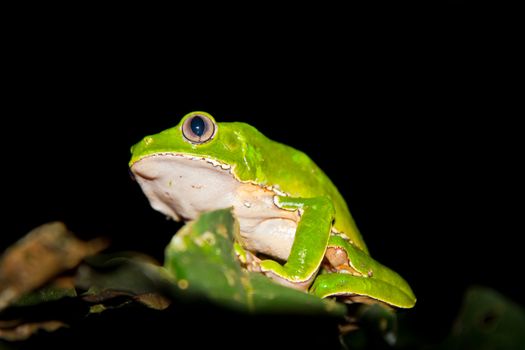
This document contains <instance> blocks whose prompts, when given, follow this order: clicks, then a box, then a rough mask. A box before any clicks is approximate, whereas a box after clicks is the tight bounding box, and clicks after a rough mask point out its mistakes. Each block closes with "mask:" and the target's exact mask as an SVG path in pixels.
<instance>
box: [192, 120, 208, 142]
mask: <svg viewBox="0 0 525 350" xmlns="http://www.w3.org/2000/svg"><path fill="white" fill-rule="evenodd" d="M190 125H191V131H193V133H194V134H195V135H197V136H199V137H200V136H202V134H204V131H205V130H206V124H204V120H202V118H201V117H199V116H196V117H193V118H191V124H190Z"/></svg>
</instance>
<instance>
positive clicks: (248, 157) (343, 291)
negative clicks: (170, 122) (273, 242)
mask: <svg viewBox="0 0 525 350" xmlns="http://www.w3.org/2000/svg"><path fill="white" fill-rule="evenodd" d="M196 114H199V115H203V116H206V117H208V118H209V119H211V120H212V121H213V122H214V123H215V120H214V118H213V117H212V116H211V115H209V114H207V113H205V112H192V113H189V114H187V115H186V116H184V117H183V118H182V120H181V122H180V123H179V124H178V125H176V126H175V127H172V128H170V129H167V130H165V131H162V132H160V133H158V134H156V135H151V136H147V137H145V138H144V139H143V140H142V141H140V142H139V143H137V144H136V145H134V146H133V147H132V149H131V151H132V157H131V160H130V163H129V164H130V166H132V165H133V164H134V163H135V162H137V161H139V160H140V159H142V158H144V157H147V156H150V155H153V154H158V153H177V154H184V155H191V156H199V157H205V158H208V159H213V160H216V161H218V162H220V163H222V164H228V165H230V166H231V173H232V174H233V175H234V176H235V178H236V179H237V180H239V181H241V182H247V183H253V184H256V185H259V186H263V187H266V188H274V189H278V191H279V193H284V194H285V195H284V196H281V195H279V196H276V197H277V198H276V201H275V205H277V206H278V207H279V208H282V209H286V210H300V212H301V219H300V221H299V224H298V226H297V230H296V233H295V239H294V242H293V245H292V249H291V252H290V256H289V258H288V260H287V261H286V263H285V264H283V265H281V264H279V263H278V262H276V261H274V260H263V261H261V262H260V268H261V270H262V271H263V272H265V273H266V274H270V275H274V276H277V277H278V278H279V279H281V280H285V281H289V283H290V284H292V285H293V284H295V283H297V284H300V283H307V284H308V285H310V283H311V287H310V289H309V291H310V292H311V293H313V294H315V295H317V296H319V297H329V296H355V295H359V296H364V297H367V298H369V299H371V300H377V301H380V302H384V303H386V304H389V305H392V306H396V307H401V308H410V307H413V306H414V305H415V302H416V298H415V296H414V294H413V292H412V290H411V288H410V286H409V285H408V284H407V282H406V281H405V280H404V279H403V278H402V277H401V276H399V275H398V274H397V273H396V272H394V271H392V270H390V269H389V268H387V267H385V266H383V265H381V264H379V263H378V262H376V261H375V260H374V259H372V258H371V257H370V255H369V254H368V249H367V247H366V245H365V242H364V240H363V238H362V236H361V234H360V233H359V230H358V229H357V227H356V225H355V222H354V220H353V218H352V216H351V214H350V211H349V210H348V207H347V205H346V203H345V201H344V199H343V197H342V196H341V194H340V193H339V191H338V190H337V188H336V187H335V186H334V184H333V183H332V181H331V180H330V179H329V178H328V177H327V176H326V174H325V173H324V172H323V171H322V170H321V169H320V168H319V167H318V166H317V165H316V164H315V163H314V162H313V161H312V160H311V159H310V158H309V157H308V156H307V155H306V154H304V153H303V152H301V151H298V150H296V149H294V148H292V147H289V146H287V145H283V144H281V143H278V142H275V141H272V140H270V139H268V138H267V137H265V136H264V135H263V134H261V133H260V132H259V131H257V129H255V128H254V127H252V126H251V125H248V124H245V123H238V122H233V123H215V124H216V128H217V129H216V132H215V134H214V136H213V138H211V139H210V140H209V141H207V142H204V143H200V144H194V143H191V142H189V141H188V140H187V139H186V138H185V137H184V136H183V133H182V125H183V123H184V121H185V120H186V119H187V118H191V117H193V116H195V115H196ZM237 248H238V249H239V247H238V245H237ZM327 248H330V249H332V251H334V250H338V251H342V252H344V254H346V256H347V258H348V259H347V260H348V265H349V266H350V267H351V269H352V271H353V272H352V273H339V272H333V273H322V274H317V273H318V271H319V268H320V266H321V265H322V262H323V258H324V257H325V254H326V253H327Z"/></svg>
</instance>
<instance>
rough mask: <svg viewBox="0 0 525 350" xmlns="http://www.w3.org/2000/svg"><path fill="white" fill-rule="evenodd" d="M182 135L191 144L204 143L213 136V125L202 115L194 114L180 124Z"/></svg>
mask: <svg viewBox="0 0 525 350" xmlns="http://www.w3.org/2000/svg"><path fill="white" fill-rule="evenodd" d="M182 134H183V135H184V137H185V138H186V140H188V141H190V142H191V143H204V142H206V141H209V140H211V139H212V138H213V136H214V135H215V123H214V122H213V121H212V120H211V119H210V118H208V117H206V116H204V115H201V114H195V115H194V116H192V117H190V118H188V119H186V120H185V121H184V124H182Z"/></svg>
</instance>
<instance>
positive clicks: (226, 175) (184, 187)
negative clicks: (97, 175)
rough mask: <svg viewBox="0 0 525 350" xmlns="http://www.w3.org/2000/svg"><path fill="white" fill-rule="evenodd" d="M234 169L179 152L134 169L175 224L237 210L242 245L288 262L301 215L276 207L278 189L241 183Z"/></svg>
mask: <svg viewBox="0 0 525 350" xmlns="http://www.w3.org/2000/svg"><path fill="white" fill-rule="evenodd" d="M230 170H231V169H230V168H229V166H228V165H224V164H220V163H218V162H216V161H213V160H209V159H205V158H198V157H188V156H183V155H178V154H173V153H163V154H156V155H152V156H149V157H146V158H143V159H141V160H139V161H138V162H136V163H135V164H133V166H132V167H131V171H132V172H133V174H134V175H135V178H136V180H137V182H138V183H139V185H140V186H141V188H142V190H143V192H144V194H145V195H146V197H147V198H148V199H149V202H150V204H151V206H152V207H153V208H154V209H156V210H158V211H160V212H161V213H163V214H165V215H167V216H169V217H171V218H173V219H175V220H177V221H178V220H181V219H182V220H192V219H195V218H196V217H197V216H198V215H199V214H200V213H202V212H206V211H210V210H215V209H221V208H227V207H233V209H234V213H235V215H236V217H237V219H238V220H239V224H240V235H241V237H240V238H239V239H240V241H241V244H242V245H243V246H244V247H245V248H246V249H248V250H251V251H255V252H260V253H264V254H267V255H270V256H272V257H275V258H278V259H281V260H286V259H287V258H288V255H290V249H291V247H292V243H293V239H294V236H295V230H296V228H297V223H298V221H299V213H298V212H297V211H289V210H284V209H281V208H279V207H277V206H276V205H275V203H274V197H275V196H276V193H275V192H274V191H273V190H270V189H267V188H264V187H261V186H259V185H256V184H252V183H243V182H240V181H238V180H237V179H236V178H235V177H234V176H233V174H232V173H231V172H230Z"/></svg>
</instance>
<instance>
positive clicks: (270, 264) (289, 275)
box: [260, 260, 318, 292]
mask: <svg viewBox="0 0 525 350" xmlns="http://www.w3.org/2000/svg"><path fill="white" fill-rule="evenodd" d="M260 270H261V271H262V272H263V273H264V274H265V275H266V276H267V277H269V278H270V279H272V280H274V281H275V282H277V283H279V284H281V285H283V286H286V287H289V288H294V289H298V290H301V291H304V292H306V291H308V288H310V285H311V284H312V282H313V281H314V279H315V276H316V275H317V271H318V270H315V271H313V272H312V273H311V274H309V275H307V276H306V277H301V275H302V274H301V273H297V272H295V273H294V272H291V271H288V270H287V269H286V267H285V266H282V265H280V264H279V263H277V262H275V261H273V260H264V261H261V262H260Z"/></svg>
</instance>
